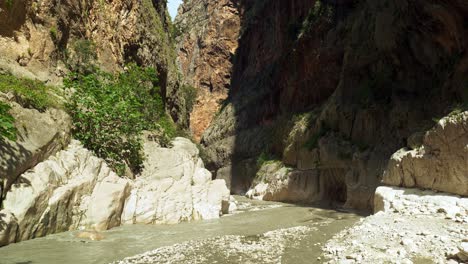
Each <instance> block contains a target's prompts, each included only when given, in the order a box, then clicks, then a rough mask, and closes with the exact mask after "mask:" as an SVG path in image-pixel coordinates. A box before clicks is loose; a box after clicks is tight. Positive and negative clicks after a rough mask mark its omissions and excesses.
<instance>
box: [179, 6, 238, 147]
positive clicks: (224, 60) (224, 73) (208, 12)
mask: <svg viewBox="0 0 468 264" xmlns="http://www.w3.org/2000/svg"><path fill="white" fill-rule="evenodd" d="M175 28H176V30H177V31H178V34H179V36H178V37H177V40H176V41H177V52H178V57H177V60H178V64H179V68H180V70H181V72H182V75H183V76H184V80H185V82H186V83H187V84H188V85H190V86H193V87H195V88H196V89H197V99H196V103H195V105H194V108H193V111H192V113H191V116H190V128H191V129H192V132H193V134H194V137H195V139H197V140H199V139H200V137H201V134H202V133H203V132H204V131H205V129H206V128H207V127H208V125H209V124H210V123H211V120H212V118H213V117H214V115H215V113H216V112H217V111H218V109H219V107H220V105H221V103H222V101H223V100H225V99H226V97H227V95H228V90H229V87H230V81H231V73H232V60H233V58H234V54H235V52H236V49H237V45H238V38H239V33H240V29H241V26H240V10H239V3H238V1H233V0H221V1H212V0H189V1H184V3H183V4H182V5H181V7H180V9H179V14H178V15H177V17H176V20H175Z"/></svg>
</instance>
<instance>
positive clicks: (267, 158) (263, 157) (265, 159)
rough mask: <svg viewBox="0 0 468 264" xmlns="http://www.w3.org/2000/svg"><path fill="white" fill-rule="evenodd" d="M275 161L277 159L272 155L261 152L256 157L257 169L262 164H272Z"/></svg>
mask: <svg viewBox="0 0 468 264" xmlns="http://www.w3.org/2000/svg"><path fill="white" fill-rule="evenodd" d="M276 160H277V157H275V156H274V155H273V154H271V153H269V152H266V151H262V153H260V155H258V157H257V167H258V168H261V167H262V165H263V164H265V163H270V162H274V161H276Z"/></svg>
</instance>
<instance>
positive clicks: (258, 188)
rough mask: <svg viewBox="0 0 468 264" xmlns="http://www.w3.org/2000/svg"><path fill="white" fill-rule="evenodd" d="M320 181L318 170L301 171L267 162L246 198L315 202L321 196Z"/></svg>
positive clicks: (277, 162) (277, 163) (278, 163)
mask: <svg viewBox="0 0 468 264" xmlns="http://www.w3.org/2000/svg"><path fill="white" fill-rule="evenodd" d="M319 181H320V175H318V171H316V170H315V171H314V170H313V171H299V170H293V169H291V168H288V167H285V166H284V165H283V164H282V163H281V162H279V161H276V162H267V163H266V164H263V165H262V166H261V168H260V170H259V171H258V172H257V176H256V178H255V180H254V182H253V184H252V186H253V188H252V189H250V190H249V191H247V193H246V196H247V197H249V198H254V199H259V200H264V201H285V202H314V201H318V200H319V199H320V196H321V193H320V183H319ZM322 195H323V194H322Z"/></svg>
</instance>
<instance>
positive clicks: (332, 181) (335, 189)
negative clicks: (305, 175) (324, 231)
mask: <svg viewBox="0 0 468 264" xmlns="http://www.w3.org/2000/svg"><path fill="white" fill-rule="evenodd" d="M320 189H321V200H322V201H323V202H325V203H329V204H330V205H334V206H335V205H336V206H343V205H344V204H345V203H346V199H347V186H346V178H345V174H344V171H343V170H338V171H337V170H323V171H322V172H321V174H320Z"/></svg>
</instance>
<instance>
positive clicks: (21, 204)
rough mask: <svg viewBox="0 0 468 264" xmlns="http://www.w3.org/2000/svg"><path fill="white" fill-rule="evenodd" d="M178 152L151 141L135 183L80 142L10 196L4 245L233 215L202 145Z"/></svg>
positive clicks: (0, 214) (183, 146)
mask: <svg viewBox="0 0 468 264" xmlns="http://www.w3.org/2000/svg"><path fill="white" fill-rule="evenodd" d="M173 145H174V147H173V148H171V149H166V148H160V147H159V146H158V145H157V144H156V143H155V142H153V141H149V140H148V141H146V142H145V148H144V150H145V153H146V155H147V160H146V162H145V169H144V170H143V172H142V175H141V177H139V178H137V179H136V180H134V181H132V180H130V179H125V178H121V177H119V176H117V175H116V174H115V173H114V172H113V171H111V170H110V169H109V167H108V166H107V165H106V163H105V162H104V160H102V159H100V158H97V157H95V156H94V155H93V154H92V153H91V152H90V151H88V150H86V149H85V148H83V147H82V146H81V145H80V143H79V142H78V141H75V140H73V141H72V142H71V144H70V145H69V146H68V148H67V149H65V150H63V151H60V152H58V153H57V154H56V155H53V156H51V157H50V158H48V159H46V160H45V161H43V162H41V163H39V164H38V165H37V166H35V167H34V168H32V169H31V170H28V171H27V172H26V173H23V174H21V176H20V177H19V178H18V179H17V180H16V181H15V182H14V184H13V185H12V187H11V190H9V191H8V192H7V193H6V198H5V200H4V201H3V208H2V210H1V211H0V227H1V228H0V245H6V244H8V243H12V242H19V241H23V240H27V239H31V238H36V237H41V236H45V235H48V234H53V233H58V232H64V231H68V230H77V229H80V230H82V229H91V230H96V231H102V230H107V229H110V228H113V227H117V226H119V225H121V224H132V223H145V224H150V223H151V224H155V223H178V222H181V221H190V220H199V219H213V218H218V217H219V216H220V215H222V214H223V213H228V210H229V203H230V196H229V190H228V189H227V187H226V185H225V182H224V181H223V180H215V181H212V180H211V174H210V173H209V172H208V171H207V170H205V169H204V168H203V162H202V161H201V159H200V158H199V157H198V149H197V147H196V146H195V144H193V143H191V142H190V141H189V140H188V139H184V138H177V139H175V140H174V142H173Z"/></svg>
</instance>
